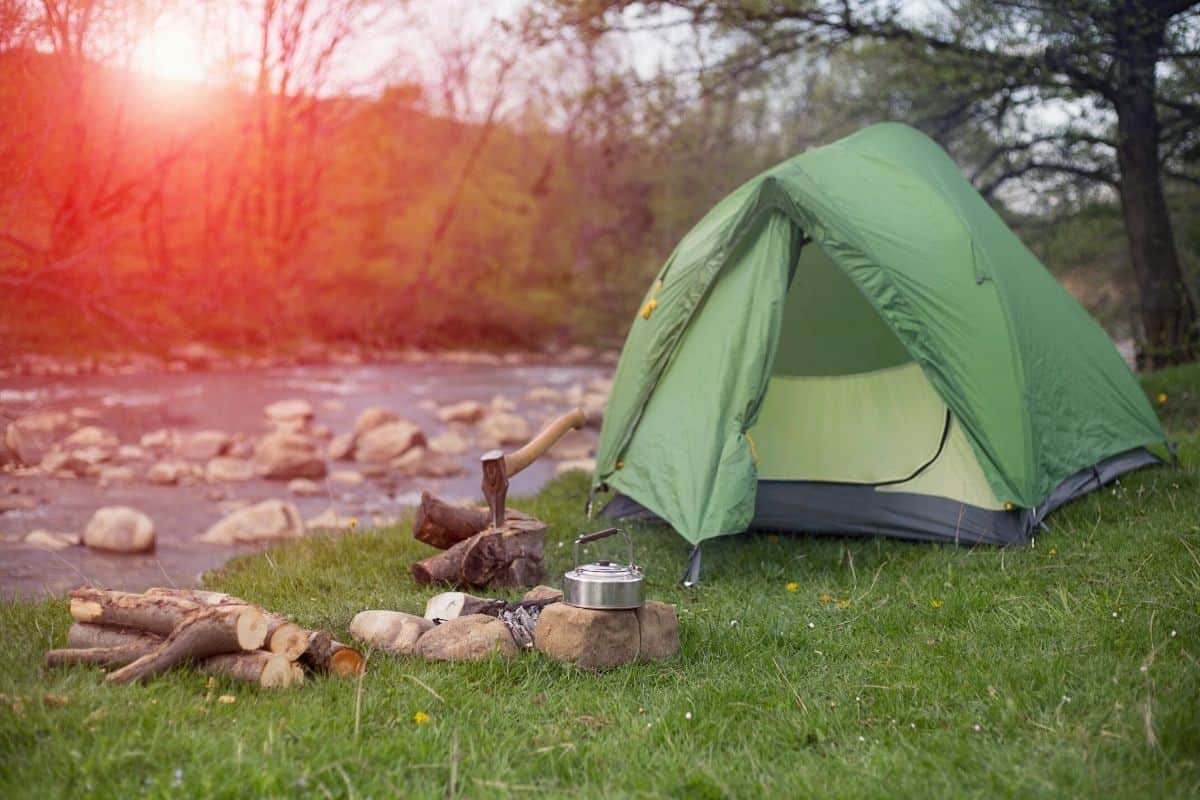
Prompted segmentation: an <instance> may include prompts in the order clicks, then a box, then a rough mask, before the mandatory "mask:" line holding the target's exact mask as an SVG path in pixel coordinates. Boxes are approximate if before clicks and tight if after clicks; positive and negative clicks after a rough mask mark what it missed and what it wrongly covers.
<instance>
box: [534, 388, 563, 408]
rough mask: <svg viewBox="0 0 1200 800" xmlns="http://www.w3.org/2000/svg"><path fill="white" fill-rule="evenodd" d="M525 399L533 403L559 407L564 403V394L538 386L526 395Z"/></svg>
mask: <svg viewBox="0 0 1200 800" xmlns="http://www.w3.org/2000/svg"><path fill="white" fill-rule="evenodd" d="M525 399H526V400H528V401H529V402H531V403H542V404H544V405H559V404H561V403H562V402H563V400H564V398H563V393H562V392H560V391H558V390H557V389H551V388H550V387H549V386H538V387H536V388H534V389H530V390H529V391H528V392H526V393H525Z"/></svg>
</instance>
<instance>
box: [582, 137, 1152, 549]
mask: <svg viewBox="0 0 1200 800" xmlns="http://www.w3.org/2000/svg"><path fill="white" fill-rule="evenodd" d="M1163 439H1164V435H1163V431H1162V428H1161V427H1160V425H1159V422H1158V419H1157V418H1156V417H1155V414H1154V411H1153V410H1152V409H1151V407H1150V404H1149V402H1148V401H1147V400H1146V398H1145V396H1144V395H1143V393H1142V392H1141V390H1140V389H1139V387H1138V385H1137V383H1136V381H1135V379H1134V377H1133V375H1132V374H1131V373H1130V371H1129V368H1128V367H1127V366H1126V364H1125V363H1124V361H1123V360H1122V358H1121V356H1120V355H1119V354H1118V353H1117V351H1116V348H1114V346H1113V345H1112V343H1111V341H1110V340H1109V338H1108V336H1107V335H1106V334H1105V333H1104V331H1103V330H1101V328H1100V327H1099V326H1098V325H1097V324H1096V323H1095V322H1094V321H1093V320H1092V319H1091V318H1090V317H1089V316H1088V314H1087V313H1086V312H1085V311H1084V310H1083V309H1082V308H1081V307H1080V306H1079V304H1078V303H1076V302H1075V300H1074V299H1073V298H1072V297H1071V296H1070V295H1069V294H1068V293H1067V292H1066V291H1065V290H1064V289H1063V288H1062V287H1061V286H1060V285H1059V284H1058V282H1057V281H1056V280H1055V279H1054V278H1053V277H1052V276H1051V275H1050V274H1049V273H1048V272H1047V271H1046V269H1045V268H1044V267H1043V266H1042V265H1041V263H1039V262H1038V260H1037V258H1036V257H1035V256H1034V255H1033V254H1032V253H1031V252H1030V251H1029V250H1028V249H1026V248H1025V246H1024V245H1023V244H1022V243H1021V241H1020V240H1019V239H1018V238H1017V236H1016V235H1015V234H1014V233H1013V232H1012V231H1011V230H1009V228H1008V227H1007V226H1006V225H1005V224H1004V222H1003V221H1002V220H1001V219H1000V217H999V216H998V215H997V214H996V213H995V212H994V211H993V210H992V209H991V208H990V207H989V206H988V205H987V203H986V202H985V201H984V200H983V198H982V197H980V196H979V194H978V193H977V192H976V191H975V190H974V189H973V188H972V187H971V185H970V184H969V183H968V182H967V181H966V180H965V179H964V178H963V176H962V175H961V174H960V173H959V171H958V168H957V167H956V166H955V164H954V162H953V161H952V160H951V159H950V158H949V157H948V156H947V154H946V153H945V152H944V151H943V150H942V149H941V148H940V147H938V145H937V144H936V143H934V142H933V141H932V140H930V139H929V138H927V137H926V136H924V135H923V134H921V133H919V132H917V131H915V130H913V129H911V128H909V127H907V126H904V125H899V124H884V125H876V126H873V127H870V128H867V129H865V130H862V131H860V132H858V133H857V134H855V135H853V136H850V137H847V138H845V139H842V140H841V141H838V142H835V143H833V144H830V145H827V146H824V147H820V148H816V149H814V150H810V151H809V152H806V153H804V154H802V155H799V156H796V157H794V158H792V159H790V160H788V161H785V162H783V163H782V164H779V165H778V166H776V167H774V168H772V169H770V170H768V171H767V172H765V173H763V174H762V175H759V176H758V177H756V178H754V179H753V180H751V181H749V182H748V183H746V184H745V185H743V186H742V187H741V188H739V189H737V190H736V191H735V192H733V193H732V194H731V195H729V196H728V197H726V198H725V199H724V200H722V201H721V202H720V203H719V204H718V205H717V206H716V207H715V208H713V209H712V211H710V212H709V213H708V214H707V215H706V216H705V217H704V219H702V220H701V221H700V223H699V224H697V225H696V227H695V228H693V229H692V230H691V232H689V233H688V234H687V236H685V237H684V239H683V241H681V242H680V243H679V245H678V246H677V247H676V249H675V252H674V253H672V255H671V257H670V258H669V259H668V260H667V263H666V264H665V265H664V266H663V268H662V270H661V272H660V273H659V276H658V279H657V280H656V281H655V282H654V284H653V285H652V286H651V288H650V290H649V292H648V293H647V295H646V298H645V301H644V305H643V307H642V309H641V311H640V312H639V314H638V315H637V316H636V317H635V319H634V322H633V326H632V328H631V330H630V332H629V336H628V338H627V340H626V342H625V347H624V350H623V351H622V353H621V359H620V363H619V364H618V366H617V371H616V376H615V378H614V382H613V389H612V395H611V397H610V399H609V405H608V410H607V412H606V415H605V419H604V426H603V431H602V433H601V436H600V443H599V447H598V452H597V458H596V471H595V476H594V478H593V487H592V491H593V493H594V492H595V491H596V490H597V489H608V488H611V489H615V490H617V491H618V492H619V493H620V494H619V495H618V496H617V497H616V498H614V500H613V502H610V503H609V505H608V507H607V508H606V509H605V511H606V513H607V514H609V515H612V516H628V515H631V514H643V515H654V516H657V517H661V518H662V519H664V520H666V521H667V522H668V523H670V524H671V525H672V526H673V527H674V528H675V530H676V531H678V532H679V533H680V534H682V535H683V536H684V537H685V538H687V539H688V540H689V541H690V542H693V543H695V544H697V545H698V544H699V543H700V542H702V541H704V540H705V539H709V538H712V537H714V536H721V535H724V534H731V533H738V532H741V531H744V530H746V529H747V528H748V527H751V526H754V527H766V528H773V529H782V530H804V531H827V532H834V533H864V534H885V535H897V536H904V537H910V538H919V539H932V540H944V541H956V542H992V543H1011V542H1022V541H1026V540H1027V539H1028V537H1029V534H1030V532H1031V531H1032V529H1033V528H1034V526H1035V525H1037V524H1038V523H1039V522H1040V521H1041V520H1042V518H1043V517H1044V516H1045V515H1046V514H1047V513H1049V511H1051V510H1053V508H1055V507H1057V506H1059V505H1061V504H1062V503H1064V502H1066V501H1068V500H1070V499H1071V498H1073V497H1076V496H1078V495H1080V494H1082V493H1084V492H1086V491H1089V490H1091V489H1094V488H1096V487H1097V486H1100V485H1102V484H1103V483H1105V482H1107V481H1109V480H1111V479H1112V478H1114V477H1115V476H1117V475H1119V474H1121V473H1123V472H1126V471H1128V470H1131V469H1135V468H1137V467H1140V466H1144V465H1147V464H1151V463H1155V462H1156V461H1157V459H1156V457H1155V456H1153V455H1152V454H1150V453H1149V452H1148V451H1146V450H1145V449H1144V448H1145V446H1146V445H1149V444H1153V443H1157V442H1161V441H1163ZM697 553H698V551H697ZM693 560H694V564H693V566H696V564H697V563H698V562H697V561H696V558H695V557H694V559H693Z"/></svg>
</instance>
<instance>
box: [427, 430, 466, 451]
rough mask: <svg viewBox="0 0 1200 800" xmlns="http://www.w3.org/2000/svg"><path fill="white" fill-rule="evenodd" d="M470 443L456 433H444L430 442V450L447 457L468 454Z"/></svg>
mask: <svg viewBox="0 0 1200 800" xmlns="http://www.w3.org/2000/svg"><path fill="white" fill-rule="evenodd" d="M470 446H471V445H470V443H469V442H468V441H467V440H466V439H465V438H463V437H462V436H461V435H459V434H458V433H456V432H455V431H443V432H442V433H439V434H438V435H437V436H434V437H433V438H432V439H430V440H429V450H430V451H431V452H434V453H440V454H442V455H447V456H457V455H461V454H462V453H465V452H467V449H468V448H469V447H470Z"/></svg>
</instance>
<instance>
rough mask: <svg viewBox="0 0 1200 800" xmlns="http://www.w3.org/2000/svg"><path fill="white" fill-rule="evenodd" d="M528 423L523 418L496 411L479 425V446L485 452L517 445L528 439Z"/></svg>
mask: <svg viewBox="0 0 1200 800" xmlns="http://www.w3.org/2000/svg"><path fill="white" fill-rule="evenodd" d="M529 436H530V430H529V423H528V422H526V421H525V419H524V418H523V417H518V416H517V415H516V414H509V413H507V412H505V411H496V412H493V413H491V414H488V415H487V416H486V417H484V418H483V421H482V422H480V423H479V445H480V447H483V448H484V449H486V450H490V449H492V448H495V447H501V446H503V445H506V444H518V443H521V442H524V441H526V440H527V439H529Z"/></svg>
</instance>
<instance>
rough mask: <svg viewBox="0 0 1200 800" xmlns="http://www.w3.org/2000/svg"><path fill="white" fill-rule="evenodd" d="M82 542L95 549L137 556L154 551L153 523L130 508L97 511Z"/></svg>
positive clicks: (108, 508) (84, 533) (121, 507)
mask: <svg viewBox="0 0 1200 800" xmlns="http://www.w3.org/2000/svg"><path fill="white" fill-rule="evenodd" d="M83 543H84V544H85V545H87V546H88V547H93V548H95V549H97V550H110V551H113V552H117V553H140V552H143V551H145V550H153V549H154V522H153V521H152V520H151V519H150V518H149V517H147V516H146V515H145V514H143V513H142V512H141V511H138V510H137V509H136V508H130V507H129V506H106V507H105V508H101V509H98V510H97V511H96V513H95V514H92V518H91V519H90V520H88V524H87V527H86V528H84V530H83Z"/></svg>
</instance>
